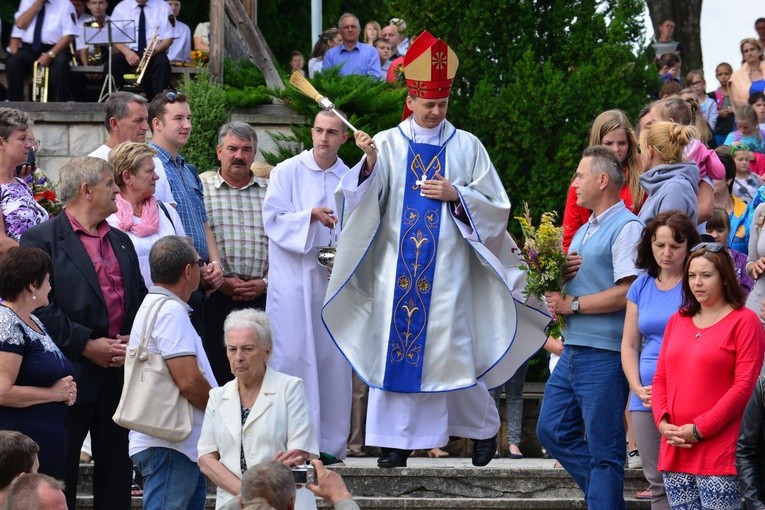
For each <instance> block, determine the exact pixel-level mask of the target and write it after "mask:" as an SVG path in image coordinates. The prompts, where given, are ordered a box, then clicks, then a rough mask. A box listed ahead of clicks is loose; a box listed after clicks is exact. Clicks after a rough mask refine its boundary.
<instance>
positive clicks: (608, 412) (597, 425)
mask: <svg viewBox="0 0 765 510" xmlns="http://www.w3.org/2000/svg"><path fill="white" fill-rule="evenodd" d="M627 390H628V385H627V379H626V378H625V377H624V373H623V372H622V362H621V355H620V353H619V352H616V351H606V350H602V349H593V348H590V347H579V346H574V345H566V348H565V349H564V350H563V355H562V356H561V358H560V361H559V362H558V365H557V366H556V367H555V370H554V371H553V373H552V374H551V375H550V379H549V380H548V381H547V386H546V387H545V396H544V400H543V401H542V409H541V410H540V413H539V422H538V423H537V436H538V438H539V441H540V442H541V443H542V445H543V446H544V447H545V448H547V451H548V452H549V453H550V455H552V456H553V457H554V458H555V459H556V460H557V461H558V462H560V463H561V465H562V466H563V467H564V468H565V470H566V471H567V472H568V473H569V474H570V475H571V477H572V478H573V479H574V481H575V482H576V483H577V485H579V487H580V488H581V489H582V491H583V492H584V496H585V500H586V501H587V506H588V508H589V509H590V510H622V509H624V508H626V506H625V503H624V461H625V459H626V456H627V454H626V447H625V436H624V408H625V407H626V405H627ZM585 431H586V433H587V438H586V439H585Z"/></svg>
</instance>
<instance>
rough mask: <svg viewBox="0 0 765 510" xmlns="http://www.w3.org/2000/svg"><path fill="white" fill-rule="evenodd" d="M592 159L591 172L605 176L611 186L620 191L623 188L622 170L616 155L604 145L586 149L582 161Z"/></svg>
mask: <svg viewBox="0 0 765 510" xmlns="http://www.w3.org/2000/svg"><path fill="white" fill-rule="evenodd" d="M584 158H592V162H591V167H590V168H591V170H592V172H593V173H595V174H606V175H608V180H609V182H610V183H611V186H617V187H618V188H619V189H621V187H622V186H624V169H623V168H622V164H621V163H620V162H619V158H618V157H617V156H616V153H615V152H614V151H613V150H611V149H609V148H608V147H606V146H605V145H593V146H591V147H587V148H586V149H585V150H584V152H583V153H582V159H584Z"/></svg>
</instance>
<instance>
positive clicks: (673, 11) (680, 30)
mask: <svg viewBox="0 0 765 510" xmlns="http://www.w3.org/2000/svg"><path fill="white" fill-rule="evenodd" d="M646 3H647V4H648V12H649V14H650V15H651V23H652V24H653V28H654V32H655V33H656V37H657V38H658V36H659V30H658V27H659V24H660V23H661V22H662V21H664V20H665V19H671V20H673V21H674V22H675V33H674V35H673V36H672V38H673V39H674V40H675V41H679V42H680V43H681V44H682V45H683V74H685V73H687V72H688V71H691V70H692V69H703V68H704V61H703V58H702V54H701V4H702V0H683V1H682V2H678V1H676V0H647V2H646Z"/></svg>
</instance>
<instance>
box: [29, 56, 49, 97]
mask: <svg viewBox="0 0 765 510" xmlns="http://www.w3.org/2000/svg"><path fill="white" fill-rule="evenodd" d="M32 101H35V102H38V103H47V102H48V68H47V67H45V66H41V65H40V62H35V63H34V66H33V73H32Z"/></svg>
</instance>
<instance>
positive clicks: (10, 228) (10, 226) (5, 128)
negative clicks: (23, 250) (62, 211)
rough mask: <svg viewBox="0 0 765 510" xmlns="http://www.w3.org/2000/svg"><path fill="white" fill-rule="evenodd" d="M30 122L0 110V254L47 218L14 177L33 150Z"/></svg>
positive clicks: (21, 114)
mask: <svg viewBox="0 0 765 510" xmlns="http://www.w3.org/2000/svg"><path fill="white" fill-rule="evenodd" d="M31 123H32V121H31V120H30V118H29V116H28V115H27V114H26V113H24V112H22V111H20V110H16V109H13V108H0V211H2V221H1V223H2V228H0V255H2V254H3V253H5V252H6V251H8V249H9V248H12V247H13V246H17V245H18V244H19V243H18V241H19V239H20V238H21V234H23V233H24V232H25V231H26V230H27V229H29V228H30V227H33V226H35V225H37V224H38V223H42V222H43V221H45V220H47V219H48V213H47V212H46V211H45V209H43V208H42V207H41V206H40V205H39V204H38V203H37V202H36V201H35V198H34V195H33V194H32V191H31V190H30V189H29V186H27V184H26V183H25V182H24V181H23V180H22V179H20V178H19V177H18V176H17V175H16V167H17V166H18V165H21V164H23V163H25V162H26V160H27V155H28V154H29V150H30V149H33V148H34V143H35V141H34V135H30V133H29V132H28V129H29V126H30V125H31Z"/></svg>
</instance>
